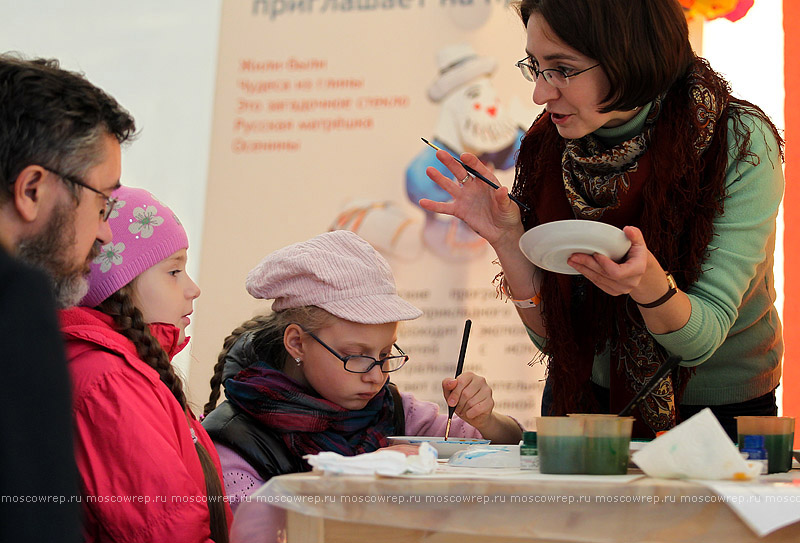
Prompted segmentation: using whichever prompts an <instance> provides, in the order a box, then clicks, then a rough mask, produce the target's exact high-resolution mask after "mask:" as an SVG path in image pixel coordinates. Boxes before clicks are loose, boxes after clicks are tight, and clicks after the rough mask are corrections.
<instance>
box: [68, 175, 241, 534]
mask: <svg viewBox="0 0 800 543" xmlns="http://www.w3.org/2000/svg"><path fill="white" fill-rule="evenodd" d="M114 199H115V204H114V208H113V209H112V211H111V212H110V213H109V214H108V223H109V225H110V227H111V232H112V233H113V240H112V241H111V242H109V243H108V244H106V245H104V246H103V247H102V249H101V251H100V253H99V255H98V256H97V257H96V258H95V259H94V261H93V262H92V267H91V274H90V276H89V291H88V293H87V294H86V296H85V297H84V298H83V300H82V301H81V303H80V305H81V307H75V308H71V309H67V310H64V311H62V312H61V315H60V317H61V325H62V332H63V334H64V338H65V340H66V347H67V357H68V359H69V363H68V369H69V372H70V376H71V377H72V383H73V394H72V396H73V415H74V418H75V458H76V460H77V463H78V469H79V471H80V476H81V487H82V489H83V494H84V496H83V508H84V536H85V539H86V540H87V541H95V542H99V541H131V542H133V541H172V542H178V541H181V542H182V541H185V542H187V543H188V542H197V543H201V542H210V541H215V542H217V543H220V542H223V541H228V525H229V523H230V522H231V521H232V520H233V517H232V514H231V510H230V507H229V506H228V505H227V504H226V503H225V502H224V500H223V499H222V498H223V497H224V494H223V488H222V477H221V467H220V464H219V457H218V456H217V452H216V450H215V449H214V445H213V443H212V442H211V439H210V438H209V437H208V434H206V432H205V430H204V429H203V427H202V426H201V425H200V423H199V422H198V421H197V420H196V419H195V418H194V416H193V415H192V412H191V411H190V410H189V408H188V407H187V405H186V397H185V396H184V393H183V383H182V381H181V379H180V377H178V375H176V373H175V371H174V370H173V368H172V365H171V364H170V360H171V358H172V357H173V356H174V355H175V354H177V353H178V352H179V351H180V350H182V349H183V348H184V347H185V346H186V344H187V343H188V342H189V338H188V337H186V327H187V326H188V325H189V315H191V313H192V308H193V305H194V300H195V299H196V298H197V297H198V296H199V295H200V289H199V288H198V287H197V285H196V284H195V283H194V281H192V279H191V278H190V277H189V276H188V275H187V273H186V250H187V248H188V247H189V240H188V238H187V237H186V232H185V231H184V229H183V226H182V225H181V223H180V221H178V219H177V217H176V216H175V215H174V214H173V213H172V211H171V210H170V209H169V208H168V207H167V206H165V205H164V204H162V203H161V202H159V201H158V200H157V199H156V198H154V197H153V195H152V194H150V193H149V192H147V191H145V190H142V189H136V188H130V187H122V188H120V189H118V190H116V191H115V192H114Z"/></svg>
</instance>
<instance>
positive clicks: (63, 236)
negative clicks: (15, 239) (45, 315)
mask: <svg viewBox="0 0 800 543" xmlns="http://www.w3.org/2000/svg"><path fill="white" fill-rule="evenodd" d="M73 215H74V210H73V209H71V208H70V206H69V205H68V204H59V205H57V206H56V207H55V209H53V214H52V216H51V218H50V220H49V221H48V222H47V224H46V225H45V227H44V230H42V232H40V233H38V234H36V235H34V236H31V237H29V238H28V239H25V240H22V241H21V242H20V243H19V245H18V247H17V253H16V256H17V258H19V259H20V260H22V261H24V262H26V263H27V264H30V265H31V266H34V267H37V268H39V269H40V270H42V271H44V272H45V273H46V274H47V275H48V277H49V278H50V282H51V284H52V285H53V293H54V294H55V298H56V305H57V306H58V308H59V309H66V308H68V307H72V306H74V305H77V304H78V303H79V302H80V301H81V300H82V299H83V297H84V296H86V293H87V292H88V291H89V281H88V275H89V271H90V267H89V266H90V264H91V262H92V260H93V259H94V257H95V256H97V254H98V253H99V251H100V244H99V243H98V242H95V244H94V245H93V246H92V250H91V251H90V253H89V255H88V257H87V259H86V260H85V261H84V262H83V263H82V264H81V265H80V266H78V267H76V266H74V265H72V264H70V250H71V248H72V246H73V245H75V222H74V217H73Z"/></svg>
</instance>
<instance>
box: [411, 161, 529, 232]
mask: <svg viewBox="0 0 800 543" xmlns="http://www.w3.org/2000/svg"><path fill="white" fill-rule="evenodd" d="M436 158H438V159H439V161H440V162H441V163H442V164H444V165H445V167H446V168H447V169H448V170H450V172H452V174H453V175H454V176H455V178H456V179H466V181H465V182H464V183H459V182H458V181H453V180H452V179H450V178H448V177H445V176H444V175H442V174H441V172H439V171H438V170H437V169H436V168H433V167H429V168H428V169H427V170H426V173H427V174H428V177H430V178H431V180H432V181H433V182H434V183H436V184H437V185H439V186H440V187H441V188H442V189H444V190H445V191H447V193H448V194H450V195H451V196H452V197H453V200H452V201H450V202H435V201H433V200H428V199H427V198H423V199H422V200H420V201H419V205H420V206H422V208H423V209H427V210H428V211H433V212H435V213H443V214H445V215H452V216H454V217H458V218H459V219H461V220H462V221H464V222H465V223H467V224H468V225H469V227H470V228H472V229H473V230H474V231H475V232H476V233H477V234H478V235H479V236H481V237H482V238H483V239H485V240H486V241H488V242H489V243H490V244H491V245H493V246H494V245H496V244H498V243H502V242H503V241H504V239H505V238H510V241H511V242H512V243H516V242H517V241H518V240H519V236H521V235H522V232H523V228H522V223H521V221H520V213H519V208H518V207H517V204H515V203H514V202H512V201H511V200H510V199H509V197H508V188H506V187H502V186H501V187H500V188H499V189H494V188H492V187H490V186H488V185H487V184H486V183H484V182H483V181H481V180H480V179H475V178H473V177H472V176H471V175H469V174H468V172H467V171H466V170H465V169H464V167H463V166H462V165H461V164H459V163H458V161H457V160H455V159H454V158H453V157H452V156H451V155H450V154H449V153H447V152H446V151H437V152H436ZM461 160H462V161H464V164H466V165H468V166H469V167H470V168H473V169H474V170H475V171H477V172H480V173H481V174H482V175H484V176H485V177H486V178H487V179H491V180H492V181H494V182H495V183H497V184H498V185H499V184H500V183H498V182H497V178H496V177H495V176H494V174H493V173H492V172H491V171H489V169H488V168H487V167H486V166H485V165H484V164H483V163H482V162H481V161H480V160H478V157H476V156H475V155H473V154H470V153H464V154H462V155H461ZM514 238H515V239H514Z"/></svg>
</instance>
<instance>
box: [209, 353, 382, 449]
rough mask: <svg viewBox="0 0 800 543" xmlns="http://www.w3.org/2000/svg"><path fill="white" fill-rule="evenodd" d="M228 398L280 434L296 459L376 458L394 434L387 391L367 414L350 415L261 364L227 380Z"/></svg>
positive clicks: (368, 408) (378, 396)
mask: <svg viewBox="0 0 800 543" xmlns="http://www.w3.org/2000/svg"><path fill="white" fill-rule="evenodd" d="M225 393H226V396H227V397H228V400H229V401H230V402H231V403H232V404H233V405H235V406H236V407H237V408H238V409H240V410H242V411H244V412H245V413H247V414H248V415H250V416H251V417H253V418H255V419H256V420H258V421H259V422H260V423H262V424H263V425H264V426H265V427H267V428H269V429H271V430H274V431H275V432H278V433H279V434H280V436H281V437H282V438H283V441H284V443H286V446H287V447H288V448H289V450H290V451H291V452H292V453H294V454H296V455H297V456H298V457H302V456H304V455H306V454H316V453H319V452H321V451H333V452H337V453H339V454H342V455H345V456H354V455H356V454H361V453H366V452H372V451H375V450H377V449H379V448H381V447H386V446H387V445H388V444H389V442H388V440H387V439H386V436H388V435H392V434H393V433H394V432H393V431H394V424H393V422H392V421H393V420H394V419H393V415H394V409H395V406H394V400H393V399H392V395H391V394H390V393H389V392H388V391H387V387H386V386H384V387H383V389H381V391H380V392H379V393H378V394H377V395H376V396H375V397H374V398H372V399H371V400H370V401H369V403H368V404H367V405H366V406H365V407H364V408H363V409H360V410H358V411H351V410H349V409H345V408H343V407H340V406H338V405H336V404H335V403H333V402H330V401H328V400H326V399H324V398H321V397H320V396H319V395H317V394H316V393H313V392H312V391H309V389H307V388H304V387H302V386H300V385H299V384H298V383H297V382H296V381H294V380H292V379H290V378H289V377H287V376H286V375H285V374H284V373H282V372H280V371H278V370H275V369H272V368H270V367H268V366H267V365H266V364H264V363H261V362H259V363H256V364H254V365H253V366H250V367H249V368H247V369H245V370H242V371H241V372H239V373H238V374H237V375H236V376H235V377H232V378H230V379H228V380H227V381H226V383H225Z"/></svg>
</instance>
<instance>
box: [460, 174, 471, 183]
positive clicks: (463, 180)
mask: <svg viewBox="0 0 800 543" xmlns="http://www.w3.org/2000/svg"><path fill="white" fill-rule="evenodd" d="M470 179H472V175H470V174H469V172H468V173H467V175H465V176H464V179H459V181H458V184H459V185H463V184H464V183H466V182H467V181H469V180H470Z"/></svg>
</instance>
